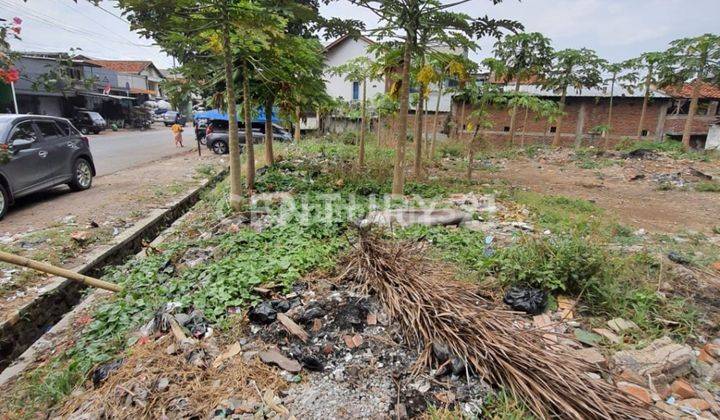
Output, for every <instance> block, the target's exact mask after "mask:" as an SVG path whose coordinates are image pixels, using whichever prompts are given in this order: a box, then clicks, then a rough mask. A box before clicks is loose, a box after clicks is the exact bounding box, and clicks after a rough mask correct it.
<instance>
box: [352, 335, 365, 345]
mask: <svg viewBox="0 0 720 420" xmlns="http://www.w3.org/2000/svg"><path fill="white" fill-rule="evenodd" d="M352 342H353V344H354V346H355V347H360V346H362V343H363V342H364V340H363V338H362V336H361V335H360V334H355V336H354V337H353V338H352Z"/></svg>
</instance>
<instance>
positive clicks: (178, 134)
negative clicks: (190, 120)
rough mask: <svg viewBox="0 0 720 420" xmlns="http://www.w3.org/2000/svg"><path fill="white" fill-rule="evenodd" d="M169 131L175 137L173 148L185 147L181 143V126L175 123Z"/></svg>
mask: <svg viewBox="0 0 720 420" xmlns="http://www.w3.org/2000/svg"><path fill="white" fill-rule="evenodd" d="M171 130H172V132H173V134H174V136H175V147H185V146H183V143H182V132H183V128H182V126H181V125H180V124H178V123H175V124H173V126H172V127H171Z"/></svg>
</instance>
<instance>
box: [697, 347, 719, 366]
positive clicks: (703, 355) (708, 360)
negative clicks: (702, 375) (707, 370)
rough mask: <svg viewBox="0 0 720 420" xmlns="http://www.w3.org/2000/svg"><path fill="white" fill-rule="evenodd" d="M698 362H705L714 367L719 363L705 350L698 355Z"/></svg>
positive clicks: (701, 350)
mask: <svg viewBox="0 0 720 420" xmlns="http://www.w3.org/2000/svg"><path fill="white" fill-rule="evenodd" d="M698 360H699V361H701V362H705V363H707V364H709V365H714V364H715V363H717V360H715V358H714V357H712V356H710V354H709V353H708V352H707V351H705V349H704V348H702V349H700V354H698Z"/></svg>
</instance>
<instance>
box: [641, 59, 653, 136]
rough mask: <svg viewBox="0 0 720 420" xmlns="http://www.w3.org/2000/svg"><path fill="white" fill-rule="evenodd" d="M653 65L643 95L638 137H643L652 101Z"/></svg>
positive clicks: (650, 67) (649, 67) (649, 66)
mask: <svg viewBox="0 0 720 420" xmlns="http://www.w3.org/2000/svg"><path fill="white" fill-rule="evenodd" d="M652 73H653V65H652V64H650V65H648V74H647V77H645V96H644V97H643V104H642V111H641V112H640V121H639V122H638V129H637V139H638V140H640V138H641V137H642V131H643V126H644V125H645V114H646V113H647V107H648V102H649V101H650V84H651V83H652Z"/></svg>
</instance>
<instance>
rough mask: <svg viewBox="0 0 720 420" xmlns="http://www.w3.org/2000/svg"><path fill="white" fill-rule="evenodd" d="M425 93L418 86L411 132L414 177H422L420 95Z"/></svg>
mask: <svg viewBox="0 0 720 420" xmlns="http://www.w3.org/2000/svg"><path fill="white" fill-rule="evenodd" d="M424 94H425V90H424V88H423V87H422V85H421V86H420V91H419V92H418V95H419V96H418V103H417V107H416V108H415V133H414V134H413V141H414V142H415V160H414V162H413V173H414V174H415V178H418V179H419V178H421V177H422V143H423V140H422V132H423V120H422V117H423V100H422V96H423V95H424Z"/></svg>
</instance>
